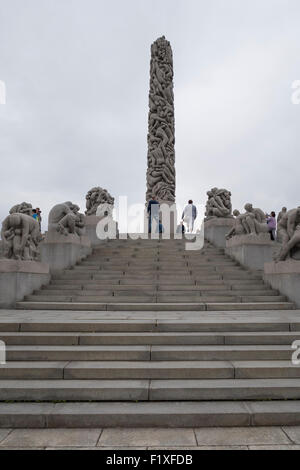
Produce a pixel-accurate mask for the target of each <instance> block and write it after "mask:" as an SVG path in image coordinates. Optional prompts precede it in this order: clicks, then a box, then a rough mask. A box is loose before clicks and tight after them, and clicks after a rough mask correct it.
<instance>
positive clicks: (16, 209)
mask: <svg viewBox="0 0 300 470" xmlns="http://www.w3.org/2000/svg"><path fill="white" fill-rule="evenodd" d="M9 213H10V214H16V213H17V214H26V215H31V216H32V214H33V212H32V204H30V203H29V202H21V204H16V205H15V206H13V207H12V208H11V209H10V211H9Z"/></svg>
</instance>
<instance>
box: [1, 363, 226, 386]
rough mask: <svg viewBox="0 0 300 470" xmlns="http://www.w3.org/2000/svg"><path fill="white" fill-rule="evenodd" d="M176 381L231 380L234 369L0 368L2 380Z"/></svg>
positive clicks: (79, 365) (216, 366)
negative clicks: (200, 379) (199, 379)
mask: <svg viewBox="0 0 300 470" xmlns="http://www.w3.org/2000/svg"><path fill="white" fill-rule="evenodd" d="M176 378H181V379H185V378H189V379H191V378H206V379H208V378H213V379H217V378H234V368H233V367H232V365H231V364H230V363H229V362H222V361H220V362H218V361H211V362H204V361H177V362H176V361H174V362H169V361H167V362H164V361H158V362H155V361H101V362H99V361H86V362H85V361H80V362H76V361H72V362H63V361H60V362H38V361H36V362H32V361H31V362H26V361H14V362H11V361H10V362H7V363H6V365H4V366H1V367H0V379H1V380H2V379H18V380H21V379H23V380H30V379H69V380H71V379H117V380H119V379H176ZM0 384H1V381H0Z"/></svg>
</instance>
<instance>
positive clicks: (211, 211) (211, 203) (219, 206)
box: [205, 188, 232, 219]
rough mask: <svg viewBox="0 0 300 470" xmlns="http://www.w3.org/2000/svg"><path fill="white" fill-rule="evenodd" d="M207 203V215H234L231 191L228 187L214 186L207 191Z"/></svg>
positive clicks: (209, 216)
mask: <svg viewBox="0 0 300 470" xmlns="http://www.w3.org/2000/svg"><path fill="white" fill-rule="evenodd" d="M207 196H208V199H207V203H206V212H205V216H206V218H207V219H209V218H211V217H232V214H231V212H232V205H231V192H230V191H227V189H218V188H212V189H211V190H210V191H207Z"/></svg>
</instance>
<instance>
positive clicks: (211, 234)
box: [204, 217, 234, 248]
mask: <svg viewBox="0 0 300 470" xmlns="http://www.w3.org/2000/svg"><path fill="white" fill-rule="evenodd" d="M233 224H234V219H233V218H232V217H228V218H227V217H212V218H211V219H208V220H205V221H204V238H205V239H206V240H208V241H209V242H210V243H212V244H213V245H215V246H217V247H218V248H225V246H226V238H225V237H226V235H227V233H228V232H229V231H230V229H231V228H232V226H233Z"/></svg>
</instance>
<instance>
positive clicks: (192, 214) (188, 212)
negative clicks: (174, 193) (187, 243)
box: [181, 199, 197, 233]
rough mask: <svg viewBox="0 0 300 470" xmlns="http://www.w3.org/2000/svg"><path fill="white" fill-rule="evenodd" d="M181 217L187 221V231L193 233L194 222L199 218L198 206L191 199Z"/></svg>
mask: <svg viewBox="0 0 300 470" xmlns="http://www.w3.org/2000/svg"><path fill="white" fill-rule="evenodd" d="M181 218H182V220H183V221H184V222H185V223H186V226H187V231H188V232H190V233H191V232H192V231H193V230H194V222H195V219H196V218H197V207H196V206H194V204H193V201H192V200H191V199H190V200H189V203H188V205H187V206H185V208H184V210H183V213H182V217H181Z"/></svg>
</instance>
